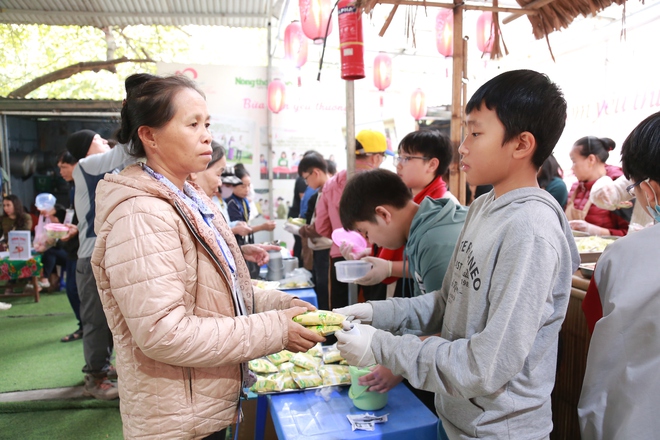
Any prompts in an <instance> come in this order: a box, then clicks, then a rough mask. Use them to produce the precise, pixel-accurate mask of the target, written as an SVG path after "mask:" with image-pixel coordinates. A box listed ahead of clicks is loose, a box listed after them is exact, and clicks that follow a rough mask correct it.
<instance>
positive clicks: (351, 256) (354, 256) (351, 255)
mask: <svg viewBox="0 0 660 440" xmlns="http://www.w3.org/2000/svg"><path fill="white" fill-rule="evenodd" d="M339 252H341V256H342V257H344V258H345V259H346V260H348V261H350V260H359V259H361V258H362V257H366V256H368V255H370V254H371V248H365V249H363V250H362V251H361V252H357V253H356V252H353V245H352V244H351V243H347V242H345V241H342V242H341V246H339Z"/></svg>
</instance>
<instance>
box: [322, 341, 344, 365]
mask: <svg viewBox="0 0 660 440" xmlns="http://www.w3.org/2000/svg"><path fill="white" fill-rule="evenodd" d="M343 359H344V358H343V357H341V353H340V352H339V350H338V349H337V346H336V345H333V346H332V347H331V348H329V349H328V351H326V352H325V353H323V362H324V363H326V364H334V363H337V362H341V361H342V360H343Z"/></svg>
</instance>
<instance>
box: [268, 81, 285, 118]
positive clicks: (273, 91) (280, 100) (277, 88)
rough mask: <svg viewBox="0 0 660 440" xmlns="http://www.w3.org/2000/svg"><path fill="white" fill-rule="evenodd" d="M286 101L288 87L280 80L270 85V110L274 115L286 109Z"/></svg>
mask: <svg viewBox="0 0 660 440" xmlns="http://www.w3.org/2000/svg"><path fill="white" fill-rule="evenodd" d="M285 100H286V86H285V85H284V83H283V82H282V81H280V80H279V79H274V80H272V81H271V82H270V84H268V109H269V110H270V111H271V112H273V113H279V112H280V111H282V109H283V108H284V104H285Z"/></svg>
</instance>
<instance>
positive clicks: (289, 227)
mask: <svg viewBox="0 0 660 440" xmlns="http://www.w3.org/2000/svg"><path fill="white" fill-rule="evenodd" d="M284 230H285V231H286V232H290V233H291V234H293V235H300V226H296V225H294V224H292V223H288V222H287V223H284Z"/></svg>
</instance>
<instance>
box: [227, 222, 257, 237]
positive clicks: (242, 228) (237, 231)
mask: <svg viewBox="0 0 660 440" xmlns="http://www.w3.org/2000/svg"><path fill="white" fill-rule="evenodd" d="M231 232H232V233H233V234H234V235H240V236H241V237H245V236H246V235H249V234H251V233H252V228H251V227H249V226H248V224H247V223H245V222H238V223H236V225H235V226H234V227H233V228H231Z"/></svg>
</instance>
